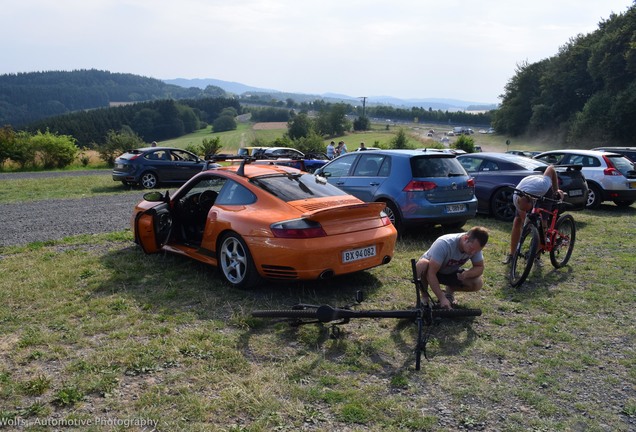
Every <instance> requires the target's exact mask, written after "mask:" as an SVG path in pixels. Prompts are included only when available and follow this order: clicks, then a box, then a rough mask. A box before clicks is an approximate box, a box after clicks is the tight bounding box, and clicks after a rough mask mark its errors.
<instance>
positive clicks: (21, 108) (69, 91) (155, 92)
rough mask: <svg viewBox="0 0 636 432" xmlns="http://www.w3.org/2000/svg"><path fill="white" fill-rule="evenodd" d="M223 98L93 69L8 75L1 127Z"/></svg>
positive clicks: (2, 90) (1, 97)
mask: <svg viewBox="0 0 636 432" xmlns="http://www.w3.org/2000/svg"><path fill="white" fill-rule="evenodd" d="M224 96H225V91H224V90H222V89H221V88H218V87H216V88H208V89H207V90H205V91H203V90H201V89H200V88H198V87H191V88H184V87H183V86H177V85H171V84H167V83H165V82H163V81H161V80H158V79H155V78H148V77H143V76H139V75H133V74H123V73H111V72H108V71H100V70H95V69H90V70H75V71H48V72H26V73H19V74H6V75H0V127H1V126H4V125H11V126H13V127H14V128H19V127H22V126H24V125H26V124H29V123H32V122H35V121H38V120H42V119H45V118H49V117H54V116H58V115H62V114H68V113H72V112H78V111H83V110H90V109H95V108H106V107H109V106H115V105H122V104H127V103H133V102H147V101H155V100H165V99H196V98H200V97H224Z"/></svg>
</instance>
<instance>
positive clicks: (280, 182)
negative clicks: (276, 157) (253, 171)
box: [251, 174, 346, 202]
mask: <svg viewBox="0 0 636 432" xmlns="http://www.w3.org/2000/svg"><path fill="white" fill-rule="evenodd" d="M251 182H252V184H254V185H256V186H258V187H260V188H261V189H263V190H265V191H267V192H269V193H271V194H272V195H274V196H276V197H277V198H280V199H282V200H283V201H285V202H288V201H296V200H302V199H308V198H320V197H329V196H341V195H346V194H345V192H343V191H342V190H341V189H338V188H337V187H335V186H333V185H332V184H330V183H327V182H325V181H324V179H323V181H320V177H316V176H314V175H312V174H289V175H273V176H272V175H270V176H263V177H257V178H254V179H252V180H251Z"/></svg>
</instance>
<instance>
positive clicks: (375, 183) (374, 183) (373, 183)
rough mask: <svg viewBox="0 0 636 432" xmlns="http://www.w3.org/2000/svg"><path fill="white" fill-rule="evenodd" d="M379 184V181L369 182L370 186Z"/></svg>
mask: <svg viewBox="0 0 636 432" xmlns="http://www.w3.org/2000/svg"><path fill="white" fill-rule="evenodd" d="M379 184H380V183H378V182H371V183H369V186H378V185H379Z"/></svg>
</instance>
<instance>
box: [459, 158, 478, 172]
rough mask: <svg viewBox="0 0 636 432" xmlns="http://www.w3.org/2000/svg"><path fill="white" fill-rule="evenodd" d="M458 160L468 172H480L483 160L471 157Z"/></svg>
mask: <svg viewBox="0 0 636 432" xmlns="http://www.w3.org/2000/svg"><path fill="white" fill-rule="evenodd" d="M457 160H458V161H459V163H461V164H462V166H463V167H464V169H465V170H466V171H468V172H475V171H477V170H479V165H481V161H482V159H481V158H476V157H470V156H466V157H462V158H457Z"/></svg>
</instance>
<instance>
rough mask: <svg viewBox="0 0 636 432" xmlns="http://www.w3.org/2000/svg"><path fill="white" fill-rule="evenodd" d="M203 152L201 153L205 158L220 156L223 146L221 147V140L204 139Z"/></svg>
mask: <svg viewBox="0 0 636 432" xmlns="http://www.w3.org/2000/svg"><path fill="white" fill-rule="evenodd" d="M200 148H201V152H200V153H199V154H200V155H202V156H203V157H206V158H207V157H210V156H213V155H215V154H218V153H219V152H220V151H221V149H222V148H223V146H222V145H221V138H220V137H214V138H204V139H203V141H202V142H201V147H200Z"/></svg>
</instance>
